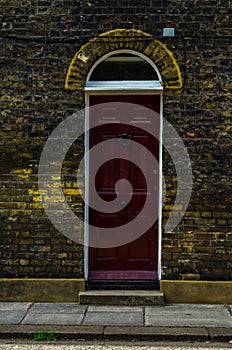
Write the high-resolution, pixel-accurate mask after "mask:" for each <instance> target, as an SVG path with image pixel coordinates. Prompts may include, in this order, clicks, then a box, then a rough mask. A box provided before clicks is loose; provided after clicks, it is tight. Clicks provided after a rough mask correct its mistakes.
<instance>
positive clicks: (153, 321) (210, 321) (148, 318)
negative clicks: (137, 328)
mask: <svg viewBox="0 0 232 350" xmlns="http://www.w3.org/2000/svg"><path fill="white" fill-rule="evenodd" d="M145 326H175V327H185V326H187V327H232V317H231V315H230V313H229V311H228V310H227V309H226V308H225V307H224V306H223V305H205V304H197V305H195V304H194V305H192V304H175V305H167V306H163V307H151V306H150V307H145Z"/></svg>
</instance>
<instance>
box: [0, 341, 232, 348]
mask: <svg viewBox="0 0 232 350" xmlns="http://www.w3.org/2000/svg"><path fill="white" fill-rule="evenodd" d="M152 349H153V350H154V349H157V350H173V349H174V350H201V349H202V350H212V349H213V350H223V349H225V350H228V349H232V344H229V343H218V344H216V343H187V342H184V343H149V342H147V343H144V342H143V343H133V342H130V343H127V344H126V343H119V342H118V343H116V342H114V343H99V342H98V343H93V342H92V343H86V342H83V343H82V344H80V342H70V341H67V342H59V343H52V342H49V343H47V342H46V343H45V342H43V343H40V342H39V343H38V342H36V343H35V342H30V341H28V342H19V341H0V350H152Z"/></svg>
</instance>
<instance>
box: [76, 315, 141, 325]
mask: <svg viewBox="0 0 232 350" xmlns="http://www.w3.org/2000/svg"><path fill="white" fill-rule="evenodd" d="M83 325H102V326H120V325H121V326H122V325H127V326H128V325H130V326H134V325H135V326H142V325H143V313H142V312H123V313H122V312H87V314H86V316H85V318H84V321H83Z"/></svg>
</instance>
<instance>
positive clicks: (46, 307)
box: [28, 303, 87, 314]
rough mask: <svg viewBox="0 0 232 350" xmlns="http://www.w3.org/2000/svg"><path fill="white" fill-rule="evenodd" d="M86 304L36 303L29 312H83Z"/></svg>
mask: <svg viewBox="0 0 232 350" xmlns="http://www.w3.org/2000/svg"><path fill="white" fill-rule="evenodd" d="M86 308H87V306H86V305H79V304H77V303H54V304H51V303H35V304H34V305H32V306H31V308H30V310H29V312H28V313H29V314H31V313H33V314H44V313H45V314H76V313H78V314H79V313H81V314H83V313H84V312H85V310H86Z"/></svg>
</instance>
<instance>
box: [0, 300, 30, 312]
mask: <svg viewBox="0 0 232 350" xmlns="http://www.w3.org/2000/svg"><path fill="white" fill-rule="evenodd" d="M31 305H32V303H7V302H0V313H1V312H2V311H18V310H25V311H26V310H28V309H29V307H30V306H31Z"/></svg>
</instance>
